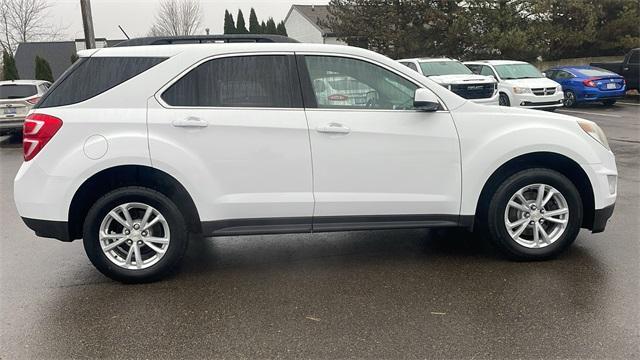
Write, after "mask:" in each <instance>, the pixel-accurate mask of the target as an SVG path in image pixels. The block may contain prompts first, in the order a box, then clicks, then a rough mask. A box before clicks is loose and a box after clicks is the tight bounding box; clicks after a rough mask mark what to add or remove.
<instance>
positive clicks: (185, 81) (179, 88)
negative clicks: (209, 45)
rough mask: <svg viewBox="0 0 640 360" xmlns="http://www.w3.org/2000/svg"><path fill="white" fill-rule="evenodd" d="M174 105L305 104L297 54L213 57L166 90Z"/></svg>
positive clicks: (247, 105)
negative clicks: (296, 60)
mask: <svg viewBox="0 0 640 360" xmlns="http://www.w3.org/2000/svg"><path fill="white" fill-rule="evenodd" d="M162 99H163V100H164V101H165V102H166V103H167V104H169V105H172V106H218V107H278V108H296V107H302V95H301V93H300V84H299V82H298V77H297V70H296V65H295V58H294V57H293V56H287V55H260V56H238V57H227V58H220V59H214V60H209V61H207V62H205V63H203V64H201V65H199V66H198V67H197V68H195V69H193V70H191V71H190V72H189V73H188V74H187V75H185V76H183V77H182V78H181V79H180V80H178V81H177V82H176V83H174V84H173V85H171V87H170V88H169V89H167V91H165V92H164V93H163V94H162Z"/></svg>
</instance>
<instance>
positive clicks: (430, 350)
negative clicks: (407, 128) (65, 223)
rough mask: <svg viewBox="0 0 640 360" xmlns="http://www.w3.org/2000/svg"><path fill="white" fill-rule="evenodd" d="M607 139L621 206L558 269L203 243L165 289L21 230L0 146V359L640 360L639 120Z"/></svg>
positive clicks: (348, 242) (468, 250)
mask: <svg viewBox="0 0 640 360" xmlns="http://www.w3.org/2000/svg"><path fill="white" fill-rule="evenodd" d="M559 112H563V113H567V114H571V115H575V116H580V117H584V118H588V119H591V120H594V121H596V122H597V123H599V124H600V125H601V126H602V127H603V128H604V130H605V132H607V134H608V135H609V139H610V143H611V147H612V149H613V151H614V152H615V153H616V155H617V161H618V170H619V172H620V180H619V198H618V203H617V206H616V211H615V214H614V216H613V218H612V219H611V220H610V221H609V225H608V228H607V231H606V232H605V233H603V234H595V235H594V234H590V233H588V232H587V231H584V230H583V231H582V232H581V233H580V236H579V237H578V240H577V241H576V243H575V244H574V246H573V247H572V248H571V249H570V251H569V252H568V253H566V254H564V255H563V256H561V257H560V258H558V259H556V260H553V261H547V262H530V263H526V262H523V263H517V262H509V261H506V260H503V259H502V258H501V257H500V256H498V255H497V254H496V253H495V252H494V251H493V250H492V248H491V247H489V246H488V245H486V243H485V242H483V241H481V240H480V239H478V238H476V237H475V236H474V235H471V234H468V233H465V232H461V231H448V232H442V231H429V230H402V231H370V232H355V233H330V234H315V235H287V236H281V235H278V236H250V237H239V238H236V237H233V238H216V239H206V240H200V241H198V240H196V241H193V242H192V243H191V244H190V248H189V251H188V254H187V257H186V259H185V262H184V266H183V267H182V269H181V271H180V272H179V273H178V274H177V275H175V276H173V277H171V278H169V279H167V280H166V281H162V282H158V283H154V284H148V285H141V286H126V285H121V284H119V283H115V282H112V281H110V280H108V279H106V278H104V277H103V276H102V275H100V274H99V273H98V272H97V271H96V270H95V269H94V268H93V267H92V266H91V264H90V263H89V260H88V259H87V258H86V256H85V254H84V251H83V249H82V244H81V243H80V242H77V241H76V242H74V243H62V242H58V241H55V240H48V239H40V238H37V237H35V236H34V235H33V233H32V232H31V231H29V230H28V229H27V228H26V227H25V226H24V225H23V224H22V222H21V221H20V219H19V218H18V215H17V213H16V210H15V207H14V204H13V191H12V179H13V177H14V175H15V173H16V171H17V169H18V167H19V165H20V162H21V149H20V147H19V145H18V144H15V143H12V142H10V141H7V140H6V139H5V140H3V142H2V144H1V145H0V166H1V167H0V270H1V272H0V289H1V291H0V321H1V322H0V336H1V337H0V339H1V343H0V359H18V358H47V359H51V358H71V357H72V358H81V357H110V358H158V357H160V358H178V357H184V358H208V357H225V358H238V357H240V358H274V357H278V358H301V357H304V358H336V357H339V358H347V357H350V358H475V359H481V358H607V359H616V358H618V359H632V358H636V359H637V358H639V357H640V300H639V299H640V276H639V275H640V262H639V260H638V258H639V255H640V235H639V234H640V224H639V221H638V219H639V217H640V207H639V204H640V116H639V112H640V107H638V106H635V105H625V104H621V105H616V106H614V107H612V108H609V109H604V108H601V107H596V106H589V107H579V108H573V109H568V110H559Z"/></svg>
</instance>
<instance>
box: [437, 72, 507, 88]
mask: <svg viewBox="0 0 640 360" xmlns="http://www.w3.org/2000/svg"><path fill="white" fill-rule="evenodd" d="M429 79H431V80H433V81H435V82H437V83H438V84H441V85H449V84H456V85H458V84H490V83H494V82H496V80H495V79H494V78H493V77H491V76H484V75H465V74H455V75H434V76H429Z"/></svg>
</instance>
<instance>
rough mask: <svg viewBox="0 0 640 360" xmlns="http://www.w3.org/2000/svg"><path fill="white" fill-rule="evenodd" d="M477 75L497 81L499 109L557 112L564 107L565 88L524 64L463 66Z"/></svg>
mask: <svg viewBox="0 0 640 360" xmlns="http://www.w3.org/2000/svg"><path fill="white" fill-rule="evenodd" d="M464 64H465V65H467V67H468V68H469V69H471V71H473V72H474V73H475V74H480V75H488V76H493V77H494V78H495V79H496V80H497V81H498V91H500V99H499V100H500V105H502V106H519V107H523V108H529V109H545V110H555V109H556V108H559V107H562V106H563V100H564V93H563V92H562V86H560V84H558V83H557V82H555V81H553V80H551V79H548V78H546V77H545V76H544V74H542V73H541V72H540V71H539V70H538V69H536V67H535V66H533V65H531V64H529V63H526V62H524V61H512V60H486V61H468V62H465V63H464Z"/></svg>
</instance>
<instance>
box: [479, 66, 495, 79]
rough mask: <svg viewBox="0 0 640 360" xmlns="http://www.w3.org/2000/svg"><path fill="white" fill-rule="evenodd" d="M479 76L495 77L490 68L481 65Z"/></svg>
mask: <svg viewBox="0 0 640 360" xmlns="http://www.w3.org/2000/svg"><path fill="white" fill-rule="evenodd" d="M480 75H486V76H493V77H495V76H496V74H495V73H494V72H493V70H491V68H490V67H488V66H487V65H482V70H480Z"/></svg>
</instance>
